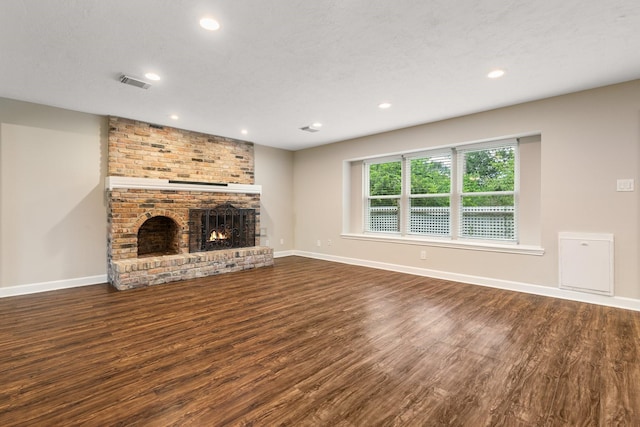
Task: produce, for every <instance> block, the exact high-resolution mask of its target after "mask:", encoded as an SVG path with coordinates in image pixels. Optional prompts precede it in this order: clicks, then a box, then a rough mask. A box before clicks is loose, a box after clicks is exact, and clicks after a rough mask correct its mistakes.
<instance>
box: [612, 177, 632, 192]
mask: <svg viewBox="0 0 640 427" xmlns="http://www.w3.org/2000/svg"><path fill="white" fill-rule="evenodd" d="M633 190H634V181H633V178H631V179H619V180H618V182H617V183H616V191H633Z"/></svg>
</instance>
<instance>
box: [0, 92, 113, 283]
mask: <svg viewBox="0 0 640 427" xmlns="http://www.w3.org/2000/svg"><path fill="white" fill-rule="evenodd" d="M105 154H106V120H105V119H104V118H102V117H98V116H95V115H91V114H83V113H77V112H72V111H67V110H61V109H57V108H51V107H45V106H41V105H36V104H29V103H25V102H17V101H11V100H7V99H0V286H2V287H5V286H16V285H24V284H34V283H41V282H51V281H58V280H67V279H78V278H84V277H90V276H97V275H103V274H105V272H106V248H107V237H106V226H107V218H106V210H105V199H104V176H105V171H106V158H105Z"/></svg>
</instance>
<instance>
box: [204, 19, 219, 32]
mask: <svg viewBox="0 0 640 427" xmlns="http://www.w3.org/2000/svg"><path fill="white" fill-rule="evenodd" d="M200 26H201V27H202V28H204V29H205V30H209V31H216V30H218V29H220V23H219V22H218V21H216V20H215V19H213V18H202V19H201V20H200Z"/></svg>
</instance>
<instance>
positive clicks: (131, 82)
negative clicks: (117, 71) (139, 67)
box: [120, 74, 151, 89]
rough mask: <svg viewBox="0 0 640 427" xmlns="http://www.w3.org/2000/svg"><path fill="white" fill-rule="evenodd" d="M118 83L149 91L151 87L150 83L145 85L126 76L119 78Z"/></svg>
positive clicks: (142, 81)
mask: <svg viewBox="0 0 640 427" xmlns="http://www.w3.org/2000/svg"><path fill="white" fill-rule="evenodd" d="M120 82H121V83H124V84H126V85H131V86H135V87H139V88H140V89H149V88H150V87H151V84H150V83H147V82H145V81H144V80H140V79H136V78H135V77H131V76H127V75H126V74H123V75H121V76H120Z"/></svg>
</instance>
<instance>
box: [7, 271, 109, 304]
mask: <svg viewBox="0 0 640 427" xmlns="http://www.w3.org/2000/svg"><path fill="white" fill-rule="evenodd" d="M101 283H107V275H106V274H99V275H97V276H88V277H78V278H75V279H65V280H54V281H52V282H41V283H30V284H27V285H18V286H7V287H4V288H0V298H6V297H14V296H18V295H28V294H35V293H38V292H47V291H55V290H58V289H67V288H77V287H80V286H88V285H98V284H101Z"/></svg>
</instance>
